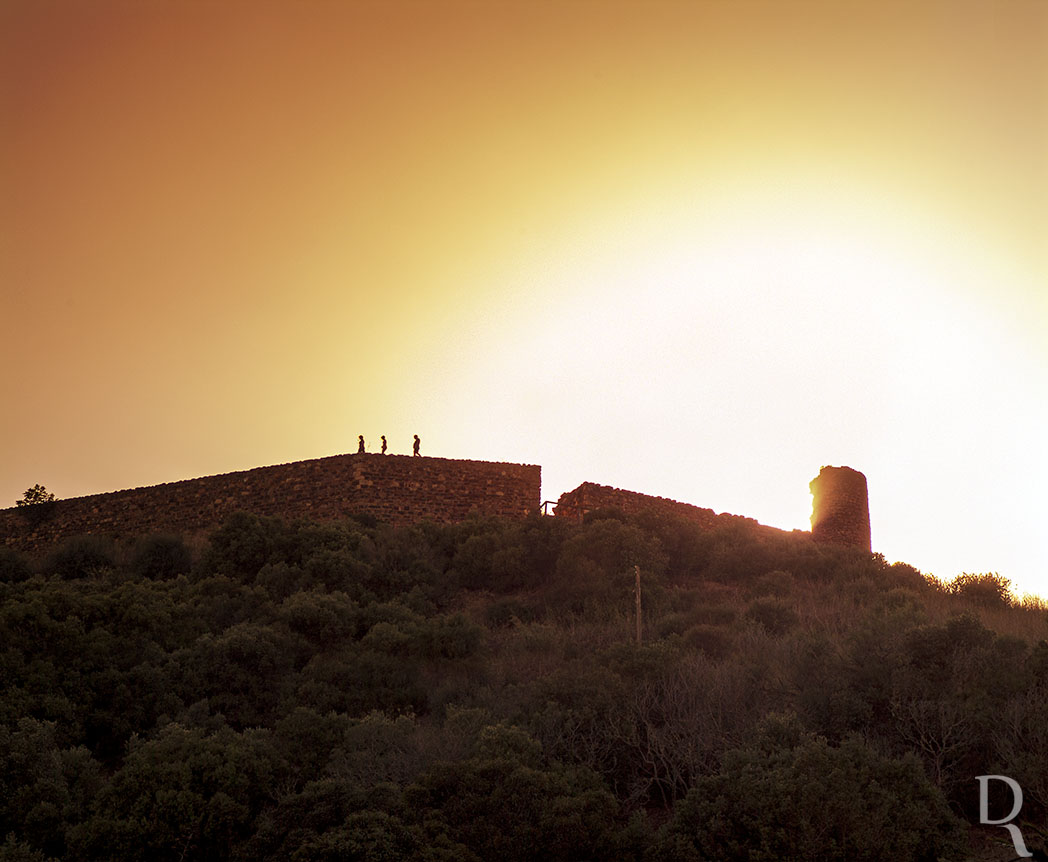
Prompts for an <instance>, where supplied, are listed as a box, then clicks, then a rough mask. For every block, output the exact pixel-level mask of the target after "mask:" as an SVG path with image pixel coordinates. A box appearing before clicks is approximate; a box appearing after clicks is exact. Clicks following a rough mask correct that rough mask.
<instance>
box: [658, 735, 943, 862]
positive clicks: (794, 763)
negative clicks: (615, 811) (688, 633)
mask: <svg viewBox="0 0 1048 862" xmlns="http://www.w3.org/2000/svg"><path fill="white" fill-rule="evenodd" d="M962 840H963V832H962V829H961V825H960V823H959V821H958V820H957V819H956V818H955V817H954V816H953V814H951V812H950V810H949V808H948V806H947V804H946V800H945V799H944V798H943V796H942V793H941V792H940V791H939V790H938V789H937V788H936V787H934V786H933V785H932V783H931V782H930V781H929V779H928V777H927V776H926V775H925V774H924V770H923V769H922V768H921V765H920V763H919V762H918V761H917V759H916V758H915V757H913V756H912V755H909V756H906V757H904V758H901V759H896V758H890V757H885V756H883V755H881V754H878V753H877V752H876V751H875V750H874V749H873V748H871V747H870V746H869V745H868V744H867V743H866V742H864V741H863V740H861V739H859V738H858V737H850V738H848V739H846V740H844V742H842V743H841V745H840V746H839V747H834V746H831V745H830V744H829V743H828V742H827V741H826V740H825V739H823V738H822V737H818V736H813V735H810V734H806V733H803V731H802V729H801V726H800V724H799V723H798V722H797V721H796V719H792V718H785V719H784V718H782V717H772V718H771V719H769V720H768V721H767V722H765V724H764V726H763V728H762V731H761V733H760V736H759V738H758V740H757V741H756V742H755V743H754V744H752V745H750V746H747V747H744V748H741V749H735V750H732V751H729V752H727V753H726V754H725V756H724V759H723V766H722V768H721V771H720V773H719V774H716V775H710V776H704V777H702V778H700V779H699V780H698V781H697V782H696V784H695V786H694V787H693V788H692V789H691V790H690V791H689V792H688V795H687V796H686V797H685V799H684V800H683V801H681V802H680V803H679V804H678V805H677V808H676V810H675V811H674V816H673V820H672V821H671V822H670V824H668V826H667V827H666V828H665V829H664V830H663V832H662V833H661V834H660V836H659V843H660V844H661V849H662V850H663V852H662V853H659V854H656V855H655V857H654V858H659V859H680V860H696V862H697V860H700V859H701V860H709V862H735V860H738V859H750V860H769V862H770V860H777V859H819V860H827V862H832V860H840V862H853V860H865V862H879V860H884V862H895V860H899V859H912V860H929V862H931V860H935V859H938V858H941V857H944V856H950V857H951V858H952V856H953V854H958V851H959V849H960V848H961V841H962ZM958 855H959V854H958Z"/></svg>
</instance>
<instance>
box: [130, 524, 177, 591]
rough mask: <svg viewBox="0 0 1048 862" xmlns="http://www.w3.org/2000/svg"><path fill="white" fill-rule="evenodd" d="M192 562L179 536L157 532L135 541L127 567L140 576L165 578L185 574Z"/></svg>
mask: <svg viewBox="0 0 1048 862" xmlns="http://www.w3.org/2000/svg"><path fill="white" fill-rule="evenodd" d="M192 563H193V555H192V554H191V553H190V552H189V548H188V547H186V543H185V542H183V541H182V537H181V536H172V535H164V534H159V533H158V534H155V535H152V536H145V537H143V538H141V539H139V540H138V541H137V542H136V543H135V546H134V548H133V550H132V551H131V560H130V562H129V564H128V568H129V569H130V570H131V573H132V574H134V575H137V576H138V577H140V578H151V579H153V580H167V579H168V578H174V577H177V576H178V575H184V574H187V573H188V572H189V570H190V568H191V567H192Z"/></svg>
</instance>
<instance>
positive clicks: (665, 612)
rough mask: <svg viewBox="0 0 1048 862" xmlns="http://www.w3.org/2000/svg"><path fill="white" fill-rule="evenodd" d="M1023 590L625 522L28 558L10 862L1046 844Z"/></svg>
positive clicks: (4, 663) (247, 520) (752, 533)
mask: <svg viewBox="0 0 1048 862" xmlns="http://www.w3.org/2000/svg"><path fill="white" fill-rule="evenodd" d="M638 571H639V573H640V576H641V581H642V599H643V603H642V614H643V615H642V620H641V621H642V624H643V625H642V629H643V639H644V640H643V643H641V644H637V643H635V642H634V638H635V631H636V628H635V623H636V620H635V618H634V613H635V593H634V589H635V582H636V575H637V572H638ZM1006 587H1007V582H1006V581H1004V580H1003V579H1001V578H999V576H996V575H985V576H968V577H967V578H966V579H959V580H958V581H957V582H954V584H953V585H951V586H949V587H946V588H943V587H942V586H941V585H938V584H936V583H933V582H930V581H929V580H927V579H925V578H924V577H923V576H921V574H920V573H919V572H917V571H916V570H914V569H912V568H910V567H908V566H904V565H901V564H895V565H888V564H887V563H886V562H885V561H884V559H883V558H881V557H879V556H877V555H875V554H863V553H859V552H855V551H850V550H842V549H833V548H825V547H820V546H816V545H813V544H812V543H811V542H810V541H807V540H805V539H804V538H803V537H798V536H789V535H782V536H774V535H768V534H765V533H761V532H759V531H756V530H754V529H752V528H749V527H747V526H746V525H745V524H732V525H729V526H728V527H725V528H721V529H715V530H711V531H705V532H704V531H702V530H699V529H697V528H695V527H694V526H693V525H690V524H688V523H686V522H682V521H679V520H674V519H672V518H666V517H662V516H655V515H652V514H650V513H646V514H644V515H641V516H637V517H634V516H627V515H624V514H623V513H622V512H615V511H605V512H600V513H595V514H593V515H592V516H590V517H589V518H587V519H586V521H585V522H584V523H581V524H580V523H577V522H574V521H569V520H566V519H556V518H544V517H539V516H534V517H531V518H528V519H525V520H522V521H517V522H503V521H494V520H487V519H479V518H478V519H474V520H470V521H467V522H465V523H462V524H458V525H454V526H442V525H437V524H421V525H418V526H416V527H413V528H410V529H393V528H390V527H389V526H387V525H382V524H378V523H376V522H373V521H370V520H368V519H362V518H349V519H346V520H345V521H343V522H336V523H330V522H329V523H311V522H305V521H303V522H294V523H286V522H283V521H280V520H278V519H273V518H261V517H258V516H254V515H247V514H241V515H237V516H235V517H234V518H232V519H230V521H229V522H227V523H226V524H225V525H224V526H223V527H221V528H220V529H219V530H217V531H216V532H215V533H214V534H213V535H212V536H211V539H210V542H209V544H208V545H207V546H206V547H205V548H204V549H203V550H202V552H200V553H198V554H196V559H194V555H192V554H191V553H190V552H189V550H188V548H187V546H186V544H185V543H184V541H183V540H182V539H181V538H179V537H176V536H146V537H142V538H141V539H140V540H139V541H138V542H137V543H135V544H133V545H131V546H130V549H129V550H127V549H125V551H123V552H122V555H121V554H118V553H117V551H116V549H115V548H114V546H113V545H112V544H111V543H108V542H106V541H105V540H102V539H99V538H97V537H84V538H80V539H76V540H71V541H70V542H67V543H66V544H64V545H62V546H61V547H59V548H58V549H56V550H55V551H54V552H53V553H52V554H51V555H50V556H49V557H47V558H46V559H45V560H44V561H43V562H42V563H34V564H33V565H32V566H31V565H30V564H29V563H28V562H27V560H26V559H24V558H23V557H20V556H19V555H17V554H14V553H11V552H3V553H0V679H3V681H4V683H3V684H4V689H3V698H2V699H0V836H3V837H4V839H5V842H4V843H3V844H2V846H0V860H4V859H10V860H27V862H29V860H33V862H40V860H44V862H46V860H50V859H63V860H72V862H78V860H95V859H101V860H125V859H128V860H130V859H145V858H148V859H158V860H164V859H172V860H175V859H198V860H224V861H225V860H229V862H234V860H248V859H290V860H314V859H315V860H336V859H338V860H341V859H366V860H380V859H390V860H392V859H397V860H401V859H405V860H420V862H421V860H428V862H437V860H447V862H451V861H452V860H455V862H460V860H467V862H468V860H488V859H504V860H507V862H509V860H532V859H535V860H538V859H542V860H546V859H552V860H557V859H560V860H576V859H591V860H604V859H606V860H637V862H640V860H677V859H680V860H692V859H702V860H736V859H737V860H744V859H745V860H758V859H780V858H788V859H816V858H817V859H842V860H843V859H848V860H852V859H866V860H879V859H888V858H891V859H917V860H920V859H929V860H931V859H938V858H942V859H956V860H960V859H963V858H964V857H965V854H966V852H967V851H966V850H965V848H964V847H963V846H962V843H960V842H961V837H960V832H959V831H958V830H959V822H960V821H959V820H958V819H957V817H958V816H961V817H964V818H967V819H968V820H970V821H971V820H974V819H975V817H976V816H977V799H976V798H975V797H974V791H975V784H974V776H975V775H980V774H1008V775H1013V776H1015V777H1016V779H1017V780H1019V781H1020V782H1021V783H1022V786H1023V787H1024V790H1025V791H1026V798H1027V803H1026V807H1025V808H1024V816H1025V817H1026V818H1027V821H1026V824H1027V825H1026V826H1024V828H1025V829H1027V830H1028V838H1029V839H1031V841H1030V843H1031V844H1032V845H1033V846H1037V843H1038V842H1037V838H1036V836H1037V835H1038V834H1039V833H1038V832H1037V831H1036V830H1038V829H1043V828H1044V825H1045V821H1046V809H1048V777H1046V776H1048V731H1046V730H1045V728H1048V643H1045V642H1044V641H1040V643H1038V642H1037V640H1038V637H1039V636H1040V634H1037V636H1035V637H1033V638H1031V637H1030V636H1029V632H1030V631H1036V632H1045V625H1044V613H1043V611H1037V610H1036V609H1032V608H1029V609H1028V608H1023V607H1020V606H1019V605H1018V604H1016V603H1015V602H1014V601H1012V600H1011V599H1010V597H1009V595H1008V593H1007V589H1006ZM979 614H983V616H979ZM1038 614H1039V616H1038ZM991 620H996V621H997V624H998V625H1001V624H1002V623H1001V622H1000V621H1001V620H1006V622H1007V625H1013V624H1014V628H1015V631H1014V632H1009V631H1003V630H999V629H994V628H991V627H990V622H989V621H991ZM1024 627H1025V628H1024ZM1038 627H1039V628H1038ZM1016 632H1022V633H1023V636H1022V637H1020V636H1017V634H1016ZM780 714H782V715H788V716H789V717H786V718H784V717H782V715H780Z"/></svg>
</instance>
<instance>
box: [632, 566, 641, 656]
mask: <svg viewBox="0 0 1048 862" xmlns="http://www.w3.org/2000/svg"><path fill="white" fill-rule="evenodd" d="M633 572H634V574H635V575H636V576H637V588H636V601H637V646H640V634H641V628H640V566H634V567H633Z"/></svg>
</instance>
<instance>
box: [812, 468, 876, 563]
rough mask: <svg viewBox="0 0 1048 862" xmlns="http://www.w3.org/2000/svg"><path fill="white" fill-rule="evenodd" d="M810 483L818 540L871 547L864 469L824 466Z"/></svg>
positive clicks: (814, 527)
mask: <svg viewBox="0 0 1048 862" xmlns="http://www.w3.org/2000/svg"><path fill="white" fill-rule="evenodd" d="M808 487H809V488H810V489H811V493H812V498H813V499H812V514H811V535H812V538H813V539H814V540H815V541H816V542H819V543H821V544H827V545H843V546H847V547H852V548H862V549H863V550H866V551H869V550H872V542H871V539H870V503H869V494H868V490H867V486H866V477H865V476H864V475H863V474H862V473H860V472H859V471H858V470H853V469H852V468H851V467H823V468H822V469H821V470H820V471H819V475H818V476H816V477H815V478H814V479H812V481H811V484H810V485H809V486H808Z"/></svg>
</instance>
